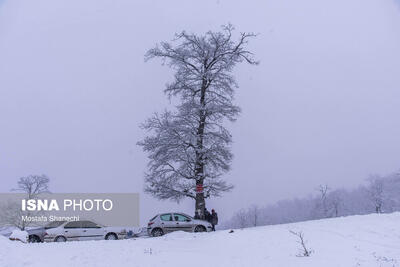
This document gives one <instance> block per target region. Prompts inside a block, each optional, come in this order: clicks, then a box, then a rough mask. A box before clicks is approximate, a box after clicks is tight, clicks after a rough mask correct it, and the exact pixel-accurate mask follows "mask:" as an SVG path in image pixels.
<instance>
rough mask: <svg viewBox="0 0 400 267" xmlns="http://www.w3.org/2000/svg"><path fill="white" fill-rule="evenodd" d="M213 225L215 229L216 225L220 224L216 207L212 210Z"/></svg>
mask: <svg viewBox="0 0 400 267" xmlns="http://www.w3.org/2000/svg"><path fill="white" fill-rule="evenodd" d="M210 223H211V225H212V230H213V231H215V226H216V225H217V224H218V214H217V213H216V212H215V210H214V209H212V210H211V222H210Z"/></svg>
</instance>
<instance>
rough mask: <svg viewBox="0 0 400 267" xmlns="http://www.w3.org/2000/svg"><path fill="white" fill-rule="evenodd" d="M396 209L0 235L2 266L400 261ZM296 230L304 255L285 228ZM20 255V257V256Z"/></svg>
mask: <svg viewBox="0 0 400 267" xmlns="http://www.w3.org/2000/svg"><path fill="white" fill-rule="evenodd" d="M399 222H400V213H393V214H381V215H364V216H351V217H346V218H335V219H325V220H319V221H309V222H302V223H293V224H284V225H274V226H263V227H255V228H249V229H244V230H240V229H239V230H234V232H233V233H229V231H217V232H214V233H183V232H175V233H172V234H169V235H166V236H163V237H159V238H139V239H130V240H121V241H87V242H70V243H48V244H23V243H20V242H12V241H9V240H7V239H6V238H3V237H0V266H2V267H6V266H10V267H11V266H12V267H14V266H58V267H62V266H174V267H176V266H202V267H203V266H205V263H206V262H208V263H210V262H212V263H213V264H212V265H213V266H274V267H279V266H281V267H291V266H293V267H294V266H296V267H297V266H299V267H300V266H307V267H311V266H318V267H320V266H324V267H330V266H331V267H340V266H343V267H351V266H364V267H365V266H367V267H368V266H371V267H377V266H381V267H389V266H390V267H393V266H395V267H398V266H400V223H399ZM290 230H292V231H302V232H303V233H304V237H305V240H306V242H307V244H306V245H307V246H308V248H309V249H311V250H313V253H312V254H311V256H310V257H298V256H296V255H297V254H298V252H299V249H300V245H299V244H298V243H297V241H298V239H297V237H296V236H294V235H293V234H291V233H290V232H289V231H290ZM22 256H23V257H22Z"/></svg>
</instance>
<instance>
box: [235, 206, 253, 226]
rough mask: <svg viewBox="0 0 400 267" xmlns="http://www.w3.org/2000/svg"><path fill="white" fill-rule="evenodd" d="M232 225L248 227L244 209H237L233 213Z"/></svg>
mask: <svg viewBox="0 0 400 267" xmlns="http://www.w3.org/2000/svg"><path fill="white" fill-rule="evenodd" d="M233 225H234V226H236V227H238V228H241V229H243V228H245V227H248V225H249V224H248V216H247V213H246V211H245V210H244V209H241V210H239V211H238V212H236V213H235V214H234V215H233Z"/></svg>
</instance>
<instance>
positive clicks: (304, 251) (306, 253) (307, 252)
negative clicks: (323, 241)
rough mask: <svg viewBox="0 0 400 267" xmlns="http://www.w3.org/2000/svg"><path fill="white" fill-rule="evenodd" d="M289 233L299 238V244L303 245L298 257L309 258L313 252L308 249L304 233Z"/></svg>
mask: <svg viewBox="0 0 400 267" xmlns="http://www.w3.org/2000/svg"><path fill="white" fill-rule="evenodd" d="M289 232H290V233H291V234H293V235H295V236H297V237H298V238H299V241H297V242H298V243H299V244H300V245H301V249H300V253H299V254H297V255H296V256H297V257H309V256H310V255H311V253H312V252H313V251H312V250H311V249H308V248H307V247H306V241H304V234H303V232H295V231H289Z"/></svg>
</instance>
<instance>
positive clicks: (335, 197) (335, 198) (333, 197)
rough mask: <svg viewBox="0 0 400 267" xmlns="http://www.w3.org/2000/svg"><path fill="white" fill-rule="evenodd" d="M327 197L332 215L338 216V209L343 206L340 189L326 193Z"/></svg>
mask: <svg viewBox="0 0 400 267" xmlns="http://www.w3.org/2000/svg"><path fill="white" fill-rule="evenodd" d="M328 199H329V206H330V207H331V208H332V210H333V214H334V216H335V217H338V216H339V214H340V210H341V208H342V206H343V199H342V191H341V190H335V191H332V192H331V193H330V194H329V195H328Z"/></svg>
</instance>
